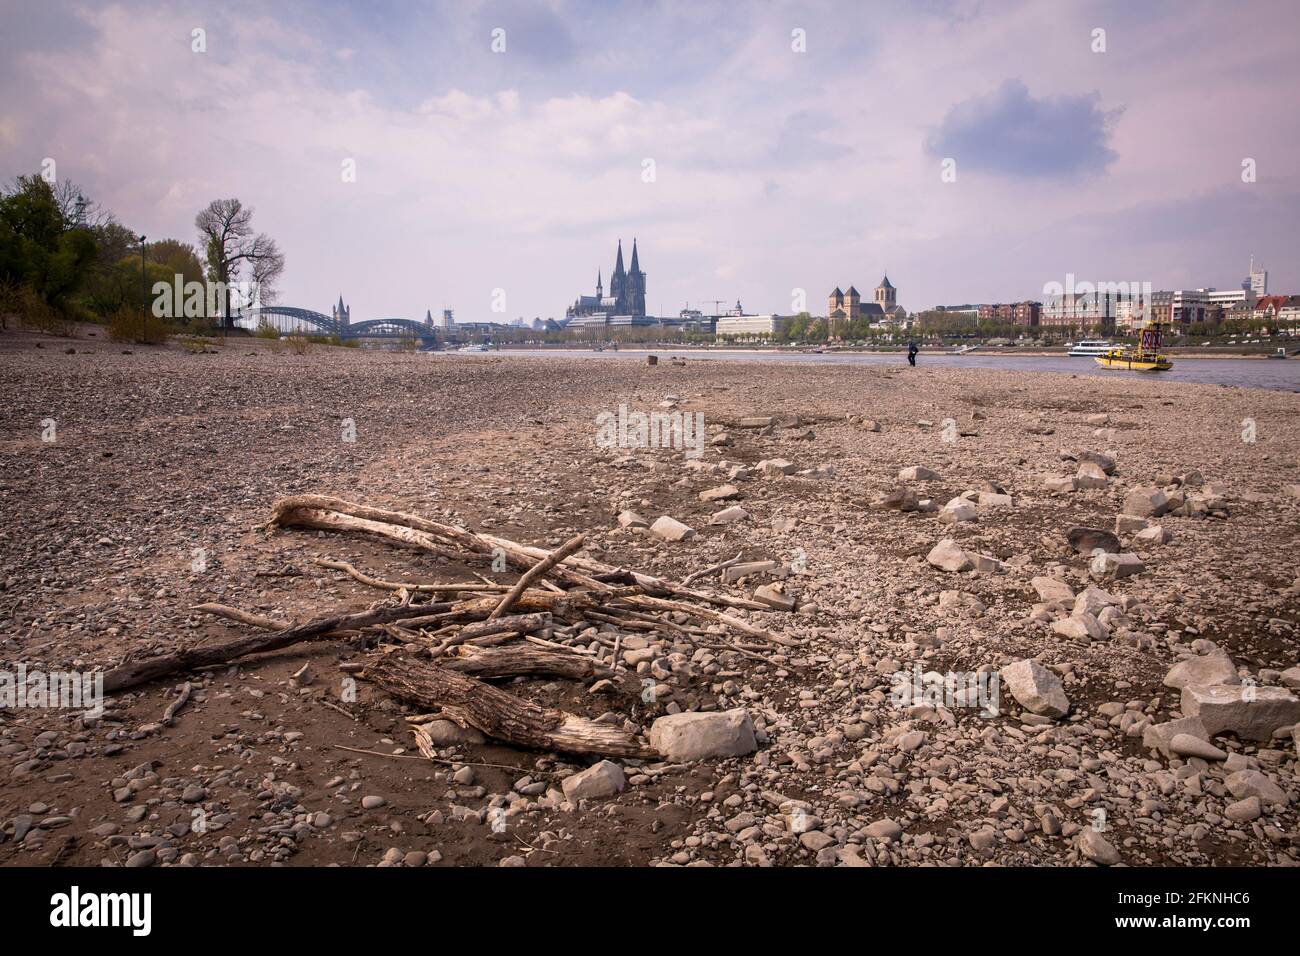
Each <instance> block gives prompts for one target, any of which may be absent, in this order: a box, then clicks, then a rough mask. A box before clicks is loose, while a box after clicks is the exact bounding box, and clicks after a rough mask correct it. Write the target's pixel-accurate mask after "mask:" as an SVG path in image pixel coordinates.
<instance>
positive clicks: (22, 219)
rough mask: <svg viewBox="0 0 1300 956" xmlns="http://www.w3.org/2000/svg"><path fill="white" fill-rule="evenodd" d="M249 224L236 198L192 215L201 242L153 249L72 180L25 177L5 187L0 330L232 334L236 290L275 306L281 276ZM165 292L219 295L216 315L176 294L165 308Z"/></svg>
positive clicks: (277, 261) (269, 248)
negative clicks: (83, 326) (98, 325)
mask: <svg viewBox="0 0 1300 956" xmlns="http://www.w3.org/2000/svg"><path fill="white" fill-rule="evenodd" d="M252 218H253V210H252V209H250V208H247V207H245V206H244V205H243V204H242V203H241V202H240V201H239V200H238V199H214V200H213V201H212V202H210V203H209V204H208V205H207V206H205V207H204V208H203V209H202V210H200V211H199V213H198V215H197V216H196V217H195V220H194V226H195V230H196V233H197V236H196V242H194V243H190V242H186V241H184V240H181V239H172V238H163V239H155V240H152V241H150V240H147V239H145V237H143V236H142V235H141V234H140V233H139V232H137V231H136V230H135V229H133V228H128V227H127V226H126V225H124V224H123V223H121V222H120V221H119V220H118V219H117V217H116V216H115V215H114V214H113V213H112V212H111V211H109V210H107V209H105V208H103V207H102V206H101V205H100V204H99V203H97V202H95V201H94V200H93V199H91V198H89V197H87V196H86V195H85V193H84V191H83V190H82V189H81V188H80V187H78V186H77V185H76V184H75V183H74V182H72V181H71V180H67V179H64V180H56V181H50V180H48V179H46V178H45V177H44V176H42V175H40V174H33V175H20V176H18V177H17V178H16V179H15V180H14V181H13V183H12V184H10V185H9V186H6V187H0V327H4V326H5V325H7V323H8V321H9V320H10V318H11V317H17V318H18V319H19V320H20V321H21V322H22V323H23V324H24V325H26V326H28V327H32V328H36V329H41V330H44V331H49V332H55V333H67V332H68V331H70V329H71V327H72V325H73V323H75V322H103V323H107V324H108V325H109V327H110V331H112V332H113V334H114V335H115V337H118V338H125V339H130V340H133V341H162V339H164V338H165V337H166V335H167V334H168V333H169V332H173V331H180V330H183V329H190V330H194V331H207V330H211V329H212V328H213V327H214V326H218V325H220V326H224V327H225V328H231V327H233V323H234V320H235V308H234V307H235V305H236V304H237V303H235V302H234V301H233V291H234V290H235V289H238V288H240V287H241V284H243V285H246V286H247V287H249V288H251V289H254V290H256V292H255V294H256V296H257V298H258V300H259V301H260V302H261V303H263V304H269V303H270V302H271V301H273V300H274V296H275V287H276V283H277V281H278V280H279V278H280V276H281V274H282V273H283V271H284V255H283V254H282V253H281V252H280V250H279V248H278V247H277V245H276V243H275V240H274V239H272V238H270V237H269V236H268V235H266V234H265V233H258V232H256V231H255V230H254V229H253V224H252ZM142 240H143V241H142ZM142 247H143V249H142ZM142 252H143V255H142ZM163 286H166V287H168V288H169V289H175V288H189V289H195V288H202V289H204V290H208V289H214V288H215V289H217V290H219V293H220V294H219V295H217V296H215V299H216V305H215V307H213V306H212V305H211V304H210V300H211V299H212V298H214V297H212V296H207V295H202V296H200V297H199V298H200V299H201V301H202V302H203V303H204V304H203V307H202V309H201V310H199V311H198V313H197V314H195V310H193V309H189V310H185V311H182V310H180V309H179V308H178V305H179V303H177V302H176V301H175V300H174V297H171V296H168V297H167V299H166V304H165V307H162V305H161V303H162V300H161V298H160V296H159V294H158V292H157V291H156V290H161V288H162V287H163Z"/></svg>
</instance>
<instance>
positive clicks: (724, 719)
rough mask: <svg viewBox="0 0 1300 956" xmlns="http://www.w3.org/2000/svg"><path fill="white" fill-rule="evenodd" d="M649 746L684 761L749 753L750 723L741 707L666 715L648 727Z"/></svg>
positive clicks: (753, 746)
mask: <svg viewBox="0 0 1300 956" xmlns="http://www.w3.org/2000/svg"><path fill="white" fill-rule="evenodd" d="M649 739H650V746H651V747H653V748H654V749H655V750H657V751H659V752H660V753H661V754H663V755H664V757H666V758H667V759H668V760H673V761H678V762H683V763H685V762H688V761H692V760H706V759H708V758H710V757H741V756H744V755H745V754H749V753H753V752H754V751H755V750H756V749H757V747H758V743H757V741H755V739H754V724H753V721H751V720H750V719H749V712H748V711H747V710H745V709H744V708H743V707H738V708H736V709H735V710H724V711H716V712H710V713H694V712H692V713H685V714H669V715H668V716H666V717H660V718H659V719H658V720H656V721H655V722H654V723H653V724H651V726H650V734H649Z"/></svg>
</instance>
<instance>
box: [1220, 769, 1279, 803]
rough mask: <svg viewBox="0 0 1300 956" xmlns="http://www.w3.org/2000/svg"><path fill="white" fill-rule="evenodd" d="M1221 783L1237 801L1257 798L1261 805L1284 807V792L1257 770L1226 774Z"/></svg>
mask: <svg viewBox="0 0 1300 956" xmlns="http://www.w3.org/2000/svg"><path fill="white" fill-rule="evenodd" d="M1223 783H1224V786H1226V787H1227V788H1228V792H1229V793H1231V794H1232V795H1233V796H1234V797H1236V798H1237V799H1238V800H1244V799H1246V798H1248V797H1258V798H1259V799H1260V802H1261V803H1271V804H1277V805H1278V806H1286V802H1287V800H1286V791H1285V790H1283V789H1282V788H1281V787H1279V786H1278V785H1277V784H1275V783H1274V782H1273V781H1272V780H1270V779H1268V777H1267V776H1265V775H1264V774H1262V773H1260V772H1259V771H1258V770H1238V771H1237V772H1236V773H1230V774H1228V776H1227V777H1226V778H1225V779H1224V781H1223Z"/></svg>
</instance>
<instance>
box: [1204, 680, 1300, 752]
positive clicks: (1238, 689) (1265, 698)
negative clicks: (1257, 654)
mask: <svg viewBox="0 0 1300 956" xmlns="http://www.w3.org/2000/svg"><path fill="white" fill-rule="evenodd" d="M1181 707H1182V711H1183V714H1184V715H1186V716H1188V717H1199V718H1201V722H1202V723H1203V724H1205V729H1206V730H1207V731H1209V733H1210V735H1211V736H1214V735H1217V734H1222V733H1229V732H1231V733H1235V734H1236V735H1237V736H1238V737H1240V738H1241V739H1242V740H1269V739H1271V738H1272V736H1273V732H1274V731H1275V730H1278V729H1279V728H1281V727H1288V726H1290V725H1292V724H1294V723H1295V722H1296V721H1298V720H1300V699H1297V698H1296V696H1295V695H1294V694H1292V693H1291V692H1290V691H1289V690H1287V689H1286V688H1284V687H1256V686H1254V685H1230V684H1184V685H1183V694H1182V701H1181Z"/></svg>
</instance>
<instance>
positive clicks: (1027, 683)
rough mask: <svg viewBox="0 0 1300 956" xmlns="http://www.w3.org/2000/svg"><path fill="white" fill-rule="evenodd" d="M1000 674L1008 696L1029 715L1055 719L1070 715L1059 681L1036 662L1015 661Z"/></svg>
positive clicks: (1063, 690) (1068, 703)
mask: <svg viewBox="0 0 1300 956" xmlns="http://www.w3.org/2000/svg"><path fill="white" fill-rule="evenodd" d="M999 675H1000V676H1001V678H1002V684H1003V686H1004V687H1006V688H1007V690H1009V691H1011V696H1012V697H1014V698H1015V699H1016V700H1017V701H1018V702H1019V704H1020V706H1021V707H1023V708H1025V710H1027V711H1029V712H1030V713H1031V714H1039V715H1040V716H1043V717H1054V718H1058V717H1064V716H1065V715H1066V714H1068V713H1069V712H1070V700H1069V698H1067V697H1066V696H1065V688H1064V687H1063V686H1062V685H1061V678H1059V677H1057V676H1056V675H1055V674H1054V673H1052V672H1051V671H1049V670H1048V669H1047V668H1046V667H1044V666H1043V665H1041V664H1039V663H1038V662H1037V661H1032V660H1023V661H1016V662H1015V663H1014V664H1008V665H1007V666H1006V667H1004V668H1002V670H1001V671H999Z"/></svg>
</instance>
